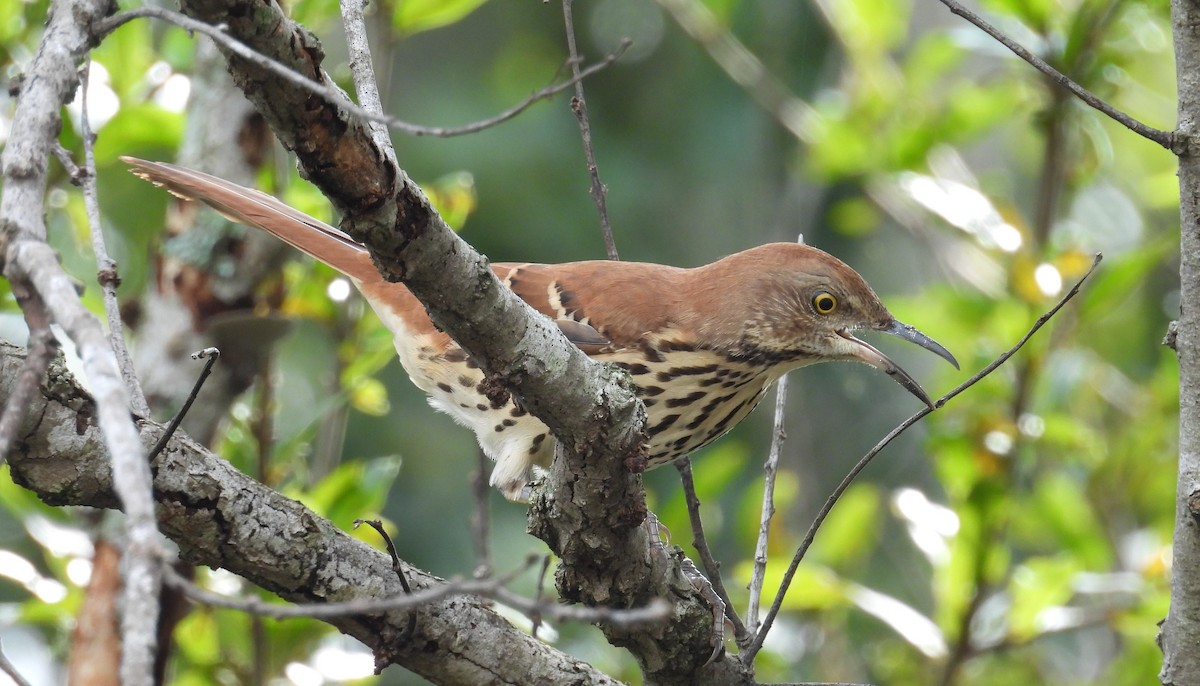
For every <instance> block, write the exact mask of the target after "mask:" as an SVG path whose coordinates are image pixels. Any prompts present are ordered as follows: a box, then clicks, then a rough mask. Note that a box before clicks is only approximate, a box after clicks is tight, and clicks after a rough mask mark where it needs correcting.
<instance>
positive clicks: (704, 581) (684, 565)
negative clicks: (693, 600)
mask: <svg viewBox="0 0 1200 686" xmlns="http://www.w3.org/2000/svg"><path fill="white" fill-rule="evenodd" d="M643 526H645V527H646V533H647V534H648V535H649V537H650V554H651V555H653V556H655V557H656V558H658V559H659V560H660V561H663V562H666V561H667V559H668V558H669V557H670V556H671V553H670V552H669V551H668V550H667V543H669V542H670V540H671V532H670V531H669V530H668V529H667V527H665V526H663V524H662V522H660V521H658V517H657V516H655V514H654V513H653V512H647V513H646V521H645V522H644V524H643ZM677 550H678V549H677ZM678 556H679V561H680V569H681V571H682V572H683V576H684V578H685V579H687V580H688V583H690V584H691V585H692V588H694V589H696V591H697V592H698V593H699V594H700V597H701V598H703V599H704V602H706V603H708V606H709V608H711V609H712V614H713V633H712V645H713V651H712V654H711V655H709V656H708V660H706V661H705V662H704V664H706V665H707V664H711V663H712V662H714V661H715V660H716V659H717V658H719V657H721V654H722V653H724V652H725V601H723V600H721V596H720V595H718V594H717V592H716V590H715V589H713V585H712V582H710V581H709V580H708V578H707V577H706V576H704V574H702V573H701V572H700V569H699V568H698V567H696V563H694V562H692V561H691V560H690V559H688V557H687V555H684V554H683V552H682V551H680V552H679V553H678Z"/></svg>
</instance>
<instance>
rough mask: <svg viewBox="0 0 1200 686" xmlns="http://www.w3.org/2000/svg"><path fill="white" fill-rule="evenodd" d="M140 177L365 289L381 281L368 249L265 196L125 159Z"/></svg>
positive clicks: (156, 164)
mask: <svg viewBox="0 0 1200 686" xmlns="http://www.w3.org/2000/svg"><path fill="white" fill-rule="evenodd" d="M121 161H122V162H125V163H127V164H129V165H132V166H133V169H131V170H130V171H132V172H133V173H134V174H136V175H137V176H140V177H141V178H143V179H145V180H147V181H149V182H151V183H153V184H155V185H157V186H161V187H163V188H165V189H167V190H168V191H170V192H171V193H172V194H174V195H177V196H179V197H181V198H184V199H185V200H197V201H200V202H203V203H205V204H207V205H208V206H210V207H212V208H213V209H214V210H216V211H217V212H220V213H221V215H223V216H224V217H225V218H227V219H229V220H230V221H232V222H237V223H239V224H245V225H247V226H254V227H257V228H260V229H263V230H264V231H267V232H269V233H272V234H274V235H275V236H277V237H278V238H280V239H281V240H283V241H284V242H285V243H288V244H289V245H291V246H293V247H295V248H296V249H298V250H300V251H302V252H304V253H307V254H308V255H311V256H312V257H314V258H316V259H318V260H320V261H322V262H324V263H326V264H328V265H329V266H331V267H333V268H334V269H336V270H338V271H340V272H341V273H343V274H345V275H346V276H348V277H350V278H351V279H354V280H355V281H357V282H358V283H360V284H363V283H372V282H376V281H381V280H382V277H380V275H379V272H378V271H377V270H376V269H375V266H374V265H373V264H372V263H371V257H370V255H369V254H368V253H367V249H366V248H365V247H363V246H362V245H361V244H359V243H357V242H355V241H354V239H353V238H351V237H350V236H349V235H348V234H346V233H345V232H344V231H341V230H340V229H337V228H335V227H333V226H330V225H329V224H326V223H325V222H323V221H321V220H319V219H316V218H314V217H310V216H309V215H307V214H304V213H303V212H301V211H299V210H296V209H293V208H291V207H289V206H287V205H285V204H284V203H282V202H280V201H279V200H277V199H275V198H274V197H272V196H270V195H267V194H266V193H263V192H261V191H257V190H254V189H252V188H246V187H245V186H239V185H238V184H236V183H232V182H230V181H226V180H224V179H221V178H218V177H216V176H212V175H210V174H205V173H204V172H198V171H195V170H192V169H186V168H184V167H177V166H175V165H173V164H167V163H165V162H148V161H146V160H140V159H137V158H135V157H122V158H121Z"/></svg>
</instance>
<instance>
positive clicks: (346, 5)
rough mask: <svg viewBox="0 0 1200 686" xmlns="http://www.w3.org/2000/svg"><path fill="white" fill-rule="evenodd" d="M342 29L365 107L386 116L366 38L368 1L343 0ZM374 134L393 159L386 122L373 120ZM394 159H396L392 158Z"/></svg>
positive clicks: (355, 81) (341, 2)
mask: <svg viewBox="0 0 1200 686" xmlns="http://www.w3.org/2000/svg"><path fill="white" fill-rule="evenodd" d="M338 4H339V5H340V6H341V8H342V28H343V30H344V31H345V32H346V46H347V47H348V48H349V50H350V73H351V74H352V75H353V77H354V90H355V92H356V93H357V94H358V102H359V104H361V105H362V108H363V109H364V110H366V111H368V112H370V113H371V114H374V115H383V102H382V100H380V98H379V82H378V81H377V80H376V79H375V65H374V63H373V62H372V59H371V46H370V44H369V43H368V41H367V22H366V20H365V19H364V18H363V6H364V5H366V4H367V3H366V1H365V0H340V2H339V3H338ZM368 125H369V126H370V127H371V137H372V138H373V139H374V140H375V145H376V146H377V147H378V148H379V149H380V150H382V151H384V154H386V155H387V156H388V157H390V158H394V157H395V155H394V152H393V150H392V139H391V138H389V137H388V132H387V127H386V126H384V123H383V122H380V121H370V122H368ZM393 161H394V160H393Z"/></svg>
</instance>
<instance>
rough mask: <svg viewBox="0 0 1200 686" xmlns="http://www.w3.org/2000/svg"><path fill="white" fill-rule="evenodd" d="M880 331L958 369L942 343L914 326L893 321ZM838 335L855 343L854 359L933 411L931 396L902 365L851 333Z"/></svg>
mask: <svg viewBox="0 0 1200 686" xmlns="http://www.w3.org/2000/svg"><path fill="white" fill-rule="evenodd" d="M879 330H880V331H882V332H883V333H886V334H890V335H892V336H896V337H897V338H903V339H904V340H906V341H909V342H911V343H916V344H917V345H919V346H921V347H922V348H925V349H926V350H928V351H930V352H932V353H934V354H936V355H937V356H939V357H941V358H942V359H944V360H946V361H947V362H949V363H950V364H952V365H954V368H955V369H958V360H956V359H954V356H953V355H951V354H950V351H949V350H946V349H945V348H944V347H942V345H941V344H940V343H938V342H937V341H935V340H933V339H932V338H930V337H929V336H926V335H925V334H923V333H921V332H920V331H918V330H917V329H916V327H914V326H910V325H908V324H905V323H903V322H900V321H894V320H893V321H892V323H891V324H890V325H888V326H887V327H886V328H884V329H879ZM837 333H838V335H839V336H841V337H842V338H845V339H846V340H848V341H850V342H851V343H854V357H856V358H857V359H859V360H861V361H862V362H866V363H867V364H869V365H871V366H872V367H875V368H876V369H878V370H880V371H882V372H884V373H885V374H887V375H888V376H890V377H892V378H893V379H895V380H896V382H897V383H899V384H900V385H901V386H904V387H905V388H906V389H908V392H909V393H912V394H913V395H915V396H917V397H918V398H920V399H921V402H923V403H925V404H926V405H928V406H929V409H931V410H932V409H933V401H932V400H930V398H929V394H928V393H926V392H925V389H924V388H921V384H919V383H917V381H916V379H913V378H912V377H911V376H909V374H908V372H906V371H904V370H903V369H901V368H900V365H898V364H896V363H895V362H892V361H891V359H889V358H888V356H887V355H884V354H883V353H881V352H879V351H878V350H877V349H875V347H874V346H872V345H871V344H869V343H867V342H866V341H862V340H860V339H858V338H855V337H854V336H852V335H851V334H850V332H848V331H845V330H842V331H838V332H837Z"/></svg>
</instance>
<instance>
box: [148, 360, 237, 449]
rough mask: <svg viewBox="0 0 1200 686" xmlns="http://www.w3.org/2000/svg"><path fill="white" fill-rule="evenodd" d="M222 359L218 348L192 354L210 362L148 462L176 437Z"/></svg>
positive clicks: (201, 372)
mask: <svg viewBox="0 0 1200 686" xmlns="http://www.w3.org/2000/svg"><path fill="white" fill-rule="evenodd" d="M220 357H221V351H220V350H217V349H216V348H205V349H204V350H198V351H196V352H194V353H192V359H193V360H199V359H203V358H208V362H205V363H204V369H201V370H200V376H199V377H197V378H196V383H195V384H193V385H192V392H191V393H189V394H188V397H187V400H185V401H184V403H183V407H181V408H179V412H177V413H175V417H174V418H172V419H171V423H170V424H168V425H167V430H166V431H164V432H163V435H162V436H160V437H159V439H158V443H155V444H154V449H153V450H151V451H150V454H149V455H147V456H146V461H147V462H153V461H154V458H156V457H158V454H159V453H161V452H162V451H163V448H166V447H167V443H168V442H169V441H170V440H171V436H174V435H175V430H176V429H178V428H179V424H180V422H182V421H183V418H184V417H185V416H187V413H188V410H190V409H192V403H193V402H195V401H196V396H198V395H200V389H201V388H203V387H204V381H205V380H206V379H208V375H209V374H210V373H211V372H212V368H213V365H214V364H216V363H217V359H219V358H220Z"/></svg>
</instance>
